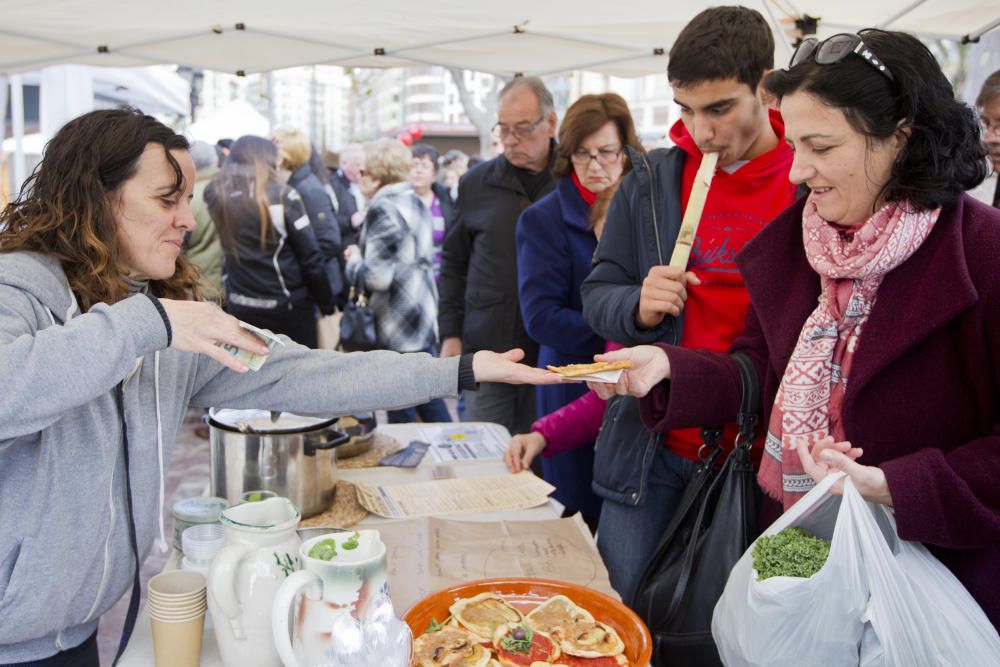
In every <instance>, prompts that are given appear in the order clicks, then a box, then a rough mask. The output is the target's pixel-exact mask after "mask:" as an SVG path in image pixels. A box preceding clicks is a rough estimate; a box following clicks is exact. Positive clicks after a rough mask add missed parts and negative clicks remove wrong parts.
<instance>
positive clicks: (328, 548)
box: [309, 539, 337, 560]
mask: <svg viewBox="0 0 1000 667" xmlns="http://www.w3.org/2000/svg"><path fill="white" fill-rule="evenodd" d="M336 555H337V543H336V542H334V541H333V540H330V539H327V540H323V541H322V542H317V543H316V544H314V545H312V548H311V549H309V557H310V558H315V559H317V560H330V559H331V558H333V557H334V556H336Z"/></svg>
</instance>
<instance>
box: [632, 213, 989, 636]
mask: <svg viewBox="0 0 1000 667" xmlns="http://www.w3.org/2000/svg"><path fill="white" fill-rule="evenodd" d="M802 206H803V204H802V202H799V203H797V204H795V205H794V206H792V207H791V208H789V209H788V210H787V211H785V212H784V213H782V214H781V215H780V216H779V217H778V218H776V219H775V221H774V222H772V223H770V224H769V225H767V227H765V228H764V230H763V231H762V232H760V234H758V236H757V237H756V238H755V239H754V240H753V241H752V242H751V243H750V244H748V245H747V246H746V248H745V249H744V251H743V252H742V253H741V254H740V255H739V257H738V259H737V263H738V265H739V267H740V271H741V272H742V273H743V275H744V278H745V279H746V284H747V288H748V290H749V291H750V298H751V307H750V310H749V312H748V314H747V320H746V328H745V330H744V333H743V335H742V336H741V337H740V338H739V339H737V340H736V342H735V343H733V346H732V348H731V351H733V352H744V353H746V354H748V355H749V356H750V357H751V358H752V359H753V360H754V362H755V363H756V365H757V369H758V372H759V373H760V377H761V378H762V382H763V397H764V398H763V400H764V404H763V407H764V412H765V415H764V420H763V423H764V424H767V423H768V420H769V413H770V411H771V407H772V406H773V404H774V397H775V394H776V393H777V390H778V385H779V383H780V381H781V374H782V372H783V371H784V368H785V365H786V364H787V363H788V359H789V357H790V356H791V354H792V350H793V349H794V347H795V343H796V340H797V338H798V335H799V331H800V329H801V327H802V324H803V323H804V322H805V320H806V318H807V317H808V315H809V314H810V313H811V312H812V310H813V308H815V305H816V300H817V298H818V296H819V292H820V285H819V278H818V276H817V275H816V273H815V272H813V270H812V268H811V267H810V266H809V263H808V262H807V260H806V257H805V252H804V250H803V247H802V231H801V218H802ZM998 258H1000V211H998V210H996V209H993V208H990V207H988V206H986V205H984V204H981V203H979V202H977V201H975V200H973V199H972V198H970V197H968V196H963V197H962V198H961V199H959V200H958V201H957V202H956V203H955V204H953V205H951V206H949V207H947V208H945V209H944V211H942V213H941V217H940V218H939V219H938V222H937V223H936V225H935V227H934V230H933V231H932V232H931V234H930V236H929V237H928V238H927V240H926V241H925V242H924V244H923V246H921V247H920V249H918V250H917V252H916V253H914V255H913V256H912V257H910V259H908V260H907V261H906V262H905V263H903V264H902V265H901V266H900V267H898V268H897V269H896V270H895V271H892V272H891V273H889V275H887V276H886V278H885V280H884V281H883V283H882V285H881V287H880V288H879V292H878V296H877V300H876V302H875V306H874V309H873V310H872V314H871V317H870V318H869V320H868V323H867V325H866V327H865V331H864V333H863V334H862V337H861V340H860V342H859V345H858V350H857V352H856V355H855V358H854V367H853V370H852V375H851V378H850V381H849V383H848V387H847V393H846V395H845V397H844V405H843V424H844V430H845V433H846V435H847V438H848V439H849V440H850V441H851V442H852V443H853V444H854V445H855V446H858V447H863V448H864V452H865V453H864V456H862V458H861V459H860V461H859V462H860V463H862V464H865V465H875V466H879V467H881V468H882V470H883V471H884V472H885V475H886V479H887V480H888V483H889V490H890V492H891V494H892V499H893V506H894V508H895V514H896V522H897V529H898V532H899V536H900V537H901V538H902V539H905V540H913V541H917V542H922V543H924V544H926V545H927V546H928V547H929V548H930V549H931V551H932V552H933V553H934V554H935V555H936V556H937V557H938V558H939V559H940V560H941V561H942V562H943V563H944V564H945V565H946V566H947V567H948V568H949V569H951V571H952V572H954V573H955V575H956V576H957V577H958V579H959V580H960V581H961V582H962V583H963V584H964V585H965V586H966V588H967V589H968V590H969V592H970V593H972V595H973V597H975V598H976V600H977V601H978V602H979V604H980V605H981V606H982V608H983V610H984V611H985V612H986V614H987V616H989V618H990V620H991V621H992V622H993V624H994V626H997V627H1000V593H998V590H1000V589H998V586H1000V584H998V581H1000V410H998V408H1000V264H998ZM664 349H665V350H666V352H667V356H668V357H669V359H670V367H671V375H672V378H673V379H672V380H671V381H668V382H663V383H661V384H660V385H659V386H657V387H656V388H655V389H654V391H652V392H651V393H650V394H649V396H647V397H646V398H645V399H643V401H642V402H641V410H642V415H643V420H644V421H645V422H646V424H647V425H648V426H649V427H650V428H652V429H654V430H659V431H665V430H668V429H674V428H684V427H689V426H697V425H700V424H712V423H718V422H721V421H724V420H727V419H732V418H733V417H734V415H735V414H736V411H737V408H738V405H739V393H740V384H739V372H738V371H737V369H736V365H735V364H734V363H733V362H732V361H731V359H730V358H729V357H728V355H720V354H713V353H709V352H701V351H695V350H685V349H681V348H677V347H670V346H664Z"/></svg>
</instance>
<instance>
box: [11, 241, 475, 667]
mask: <svg viewBox="0 0 1000 667" xmlns="http://www.w3.org/2000/svg"><path fill="white" fill-rule="evenodd" d="M169 337H170V333H169V328H168V326H167V324H166V322H165V320H164V317H163V315H161V310H160V308H159V304H158V303H157V302H156V300H155V298H153V297H151V296H147V295H146V294H134V295H132V296H130V297H128V298H126V299H123V300H122V301H120V302H118V303H116V304H113V305H108V304H97V305H95V306H93V307H92V308H91V309H90V310H89V311H88V312H87V313H81V312H80V310H79V308H78V307H77V304H76V300H75V299H74V297H73V294H72V292H71V290H70V288H69V285H68V283H67V281H66V277H65V274H64V273H63V270H62V268H61V266H60V264H59V262H58V261H57V260H55V259H53V258H51V257H48V256H45V255H41V254H36V253H30V252H14V253H0V386H3V388H4V390H3V391H2V392H0V664H4V663H10V662H25V661H30V660H38V659H41V658H45V657H48V656H50V655H53V654H55V653H56V652H58V651H61V650H66V649H69V648H72V647H74V646H77V645H79V644H80V643H81V642H82V641H83V640H85V639H86V638H87V637H89V636H90V634H92V633H93V632H94V630H95V629H96V627H97V623H98V620H99V618H100V615H101V614H102V613H104V612H105V611H107V610H108V609H109V608H110V607H111V606H112V605H113V604H114V603H115V602H116V601H117V600H118V599H119V598H120V597H121V596H122V595H123V594H124V593H125V591H126V590H127V589H128V586H129V585H130V584H131V581H132V556H131V547H130V544H129V534H128V525H127V522H128V519H127V513H126V509H125V486H124V480H125V468H124V458H123V449H122V445H123V440H122V433H121V428H120V422H119V419H120V418H119V411H118V408H117V405H116V400H115V388H116V386H117V385H118V384H119V383H120V382H122V381H123V380H124V406H125V420H126V424H127V429H128V441H129V460H130V469H129V474H130V478H131V483H132V492H133V503H134V513H135V523H136V535H137V539H138V545H139V553H140V557H141V558H145V556H146V555H147V554H148V553H149V551H150V549H151V548H152V546H153V542H154V539H156V538H157V537H163V536H162V527H163V507H162V502H163V500H162V484H163V475H164V469H163V468H164V466H165V465H168V464H169V461H170V454H171V452H172V450H173V446H174V441H175V439H176V436H177V432H178V430H179V429H180V426H181V423H182V421H183V418H184V414H185V411H186V409H187V407H188V406H189V405H190V406H195V407H210V406H215V407H233V408H262V409H273V410H287V411H291V412H297V413H299V414H307V415H317V416H335V415H341V414H348V413H352V412H358V411H364V410H371V409H375V408H390V409H391V408H397V407H404V406H409V405H414V404H419V403H425V402H427V401H428V400H430V399H432V398H437V397H441V396H447V395H455V394H456V393H457V388H458V375H459V373H458V364H459V359H458V358H457V357H451V358H447V359H435V358H432V357H430V356H429V355H425V354H409V355H399V354H396V353H394V352H387V351H379V352H370V353H355V354H342V353H338V352H330V351H317V350H309V349H307V348H305V347H302V346H300V345H297V344H295V343H293V342H291V341H289V340H287V339H286V340H285V345H279V346H276V347H275V349H274V350H273V351H272V352H271V355H270V356H269V358H268V361H267V363H266V364H264V366H263V368H262V369H261V370H260V371H258V372H256V373H246V374H240V373H235V372H233V371H231V370H228V369H226V368H225V367H223V366H222V365H221V364H219V363H218V362H216V361H214V360H212V359H209V358H208V357H204V356H201V355H195V354H192V353H188V352H182V351H179V350H176V349H173V348H170V347H169V344H170V340H169Z"/></svg>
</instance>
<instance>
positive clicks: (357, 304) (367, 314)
mask: <svg viewBox="0 0 1000 667" xmlns="http://www.w3.org/2000/svg"><path fill="white" fill-rule="evenodd" d="M376 343H377V340H376V335H375V311H374V310H372V307H371V306H369V305H368V295H366V294H365V279H364V276H363V275H362V272H361V271H358V273H357V275H356V276H355V280H354V283H353V284H352V285H351V291H350V294H349V295H348V297H347V303H346V304H344V313H343V315H342V316H341V318H340V343H339V346H340V349H342V350H343V351H344V352H366V351H368V350H374V349H375V347H376Z"/></svg>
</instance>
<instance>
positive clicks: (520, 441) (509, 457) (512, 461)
mask: <svg viewBox="0 0 1000 667" xmlns="http://www.w3.org/2000/svg"><path fill="white" fill-rule="evenodd" d="M545 444H546V443H545V436H544V435H542V434H541V433H537V432H531V433H522V434H520V435H515V436H514V437H513V438H511V439H510V442H509V443H507V452H506V453H505V454H504V455H503V460H504V462H506V464H507V469H508V470H510V471H511V472H521V471H522V470H528V469H529V468H530V467H531V462H532V461H533V460H534V458H535V457H536V456H538V454H539V453H540V452H541V451H542V450H543V449H545Z"/></svg>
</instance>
